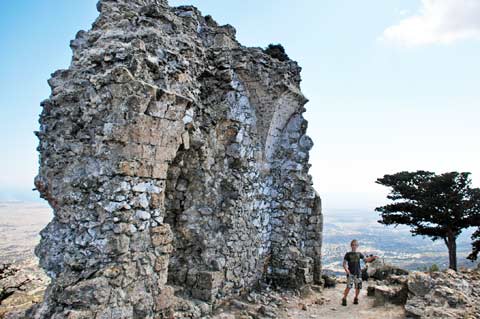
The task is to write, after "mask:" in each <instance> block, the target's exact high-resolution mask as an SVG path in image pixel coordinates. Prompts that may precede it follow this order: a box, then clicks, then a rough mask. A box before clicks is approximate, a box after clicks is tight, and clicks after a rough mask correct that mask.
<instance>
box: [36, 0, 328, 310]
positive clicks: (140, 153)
mask: <svg viewBox="0 0 480 319" xmlns="http://www.w3.org/2000/svg"><path fill="white" fill-rule="evenodd" d="M97 8H98V10H99V12H100V16H99V17H98V18H97V19H96V21H95V22H94V23H93V26H92V29H91V30H90V31H80V32H78V33H77V35H76V38H75V39H74V40H73V41H71V44H70V46H71V48H72V50H73V58H72V61H71V65H70V67H69V68H68V69H66V70H58V71H56V72H55V73H53V74H52V78H51V79H50V80H49V81H48V82H49V84H50V87H51V89H52V92H51V96H50V98H49V99H47V100H45V101H43V102H42V103H41V105H42V107H43V110H42V113H41V116H40V129H39V131H38V132H36V135H37V136H38V138H39V141H40V142H39V146H38V151H39V152H40V169H39V173H38V176H37V177H36V178H35V186H36V188H37V190H38V191H39V192H40V194H41V196H42V198H44V199H46V200H47V201H48V203H49V204H50V206H51V207H52V208H53V210H54V218H53V220H52V221H51V222H50V223H49V224H48V225H47V226H46V227H45V228H44V229H43V230H42V231H41V241H40V243H39V245H38V246H37V247H36V248H35V254H36V255H37V256H38V257H39V260H40V266H41V267H42V268H43V269H44V270H45V271H46V273H47V274H48V276H49V277H50V278H51V283H50V285H49V286H48V288H47V290H46V293H45V298H44V301H43V302H42V303H39V304H38V305H36V306H34V307H32V308H31V309H29V310H28V311H27V313H26V317H28V318H48V319H59V318H70V319H74V318H77V319H80V318H96V319H100V318H171V317H177V318H182V317H192V318H198V317H201V316H206V315H207V314H208V313H209V312H210V311H211V310H212V309H213V308H215V307H217V306H219V305H220V304H221V303H222V300H225V299H227V298H228V297H230V296H237V295H241V294H244V293H245V292H248V291H249V290H251V289H252V287H254V286H255V285H257V284H258V283H259V282H268V283H271V284H274V285H277V286H284V287H287V288H298V287H301V286H304V285H308V284H312V283H320V282H321V278H320V274H321V238H322V236H321V235H322V214H321V207H320V206H321V203H320V198H319V196H318V195H317V194H316V192H315V190H314V189H313V187H312V179H311V176H310V175H309V174H308V170H309V168H310V164H308V159H309V155H308V153H309V151H310V149H311V148H312V146H313V143H312V140H311V139H310V138H309V137H308V136H307V135H306V129H307V122H306V120H305V119H304V118H303V116H302V113H303V112H304V111H305V108H304V104H305V103H306V102H307V99H306V98H305V97H304V96H303V94H302V93H301V91H300V80H301V79H300V70H301V68H300V67H299V66H298V64H297V63H296V62H294V61H292V60H290V59H288V56H286V55H285V54H278V52H281V51H282V50H283V49H280V47H276V48H275V49H274V50H270V51H268V52H266V51H264V50H262V49H260V48H247V47H244V46H242V45H240V44H239V43H238V42H237V41H236V39H235V29H234V28H233V27H232V26H230V25H224V26H219V25H218V24H217V23H216V22H215V21H214V20H213V19H212V17H210V16H206V17H204V16H202V15H201V13H200V12H199V11H198V10H197V9H196V8H195V7H192V6H182V7H177V8H172V7H169V6H168V4H167V1H166V0H101V1H99V3H98V5H97ZM267 53H269V54H267ZM264 311H265V313H269V312H270V310H269V309H267V308H266V309H265V310H264Z"/></svg>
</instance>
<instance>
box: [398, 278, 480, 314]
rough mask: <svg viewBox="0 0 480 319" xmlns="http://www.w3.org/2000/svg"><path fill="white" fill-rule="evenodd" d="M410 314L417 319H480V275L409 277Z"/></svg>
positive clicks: (408, 303)
mask: <svg viewBox="0 0 480 319" xmlns="http://www.w3.org/2000/svg"><path fill="white" fill-rule="evenodd" d="M407 285H408V292H409V295H408V300H407V302H406V304H405V310H406V312H407V314H408V315H409V316H411V317H414V318H469V319H477V318H480V272H479V271H478V270H476V271H474V270H469V271H464V272H455V271H453V270H447V271H445V272H433V273H422V272H414V273H412V274H410V275H409V277H408V283H407Z"/></svg>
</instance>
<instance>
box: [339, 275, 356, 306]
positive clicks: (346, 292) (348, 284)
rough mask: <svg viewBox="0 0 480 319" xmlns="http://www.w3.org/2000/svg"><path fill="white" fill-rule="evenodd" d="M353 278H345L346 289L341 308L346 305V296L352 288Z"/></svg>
mask: <svg viewBox="0 0 480 319" xmlns="http://www.w3.org/2000/svg"><path fill="white" fill-rule="evenodd" d="M353 283H354V281H353V278H352V276H351V275H350V276H347V287H345V291H344V292H343V298H342V306H346V305H347V296H348V293H349V292H350V289H351V288H352V287H353Z"/></svg>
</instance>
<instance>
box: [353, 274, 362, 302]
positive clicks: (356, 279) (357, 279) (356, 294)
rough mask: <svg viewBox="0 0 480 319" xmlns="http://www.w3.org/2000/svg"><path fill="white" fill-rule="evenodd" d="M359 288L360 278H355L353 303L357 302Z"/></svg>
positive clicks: (360, 284)
mask: <svg viewBox="0 0 480 319" xmlns="http://www.w3.org/2000/svg"><path fill="white" fill-rule="evenodd" d="M360 289H362V278H360V277H358V278H355V298H354V299H353V304H355V305H357V304H358V295H359V294H360Z"/></svg>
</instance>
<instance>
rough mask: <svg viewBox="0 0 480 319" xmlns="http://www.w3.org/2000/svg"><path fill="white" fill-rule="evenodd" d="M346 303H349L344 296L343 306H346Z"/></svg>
mask: <svg viewBox="0 0 480 319" xmlns="http://www.w3.org/2000/svg"><path fill="white" fill-rule="evenodd" d="M346 305H347V299H345V298H342V306H346Z"/></svg>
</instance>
